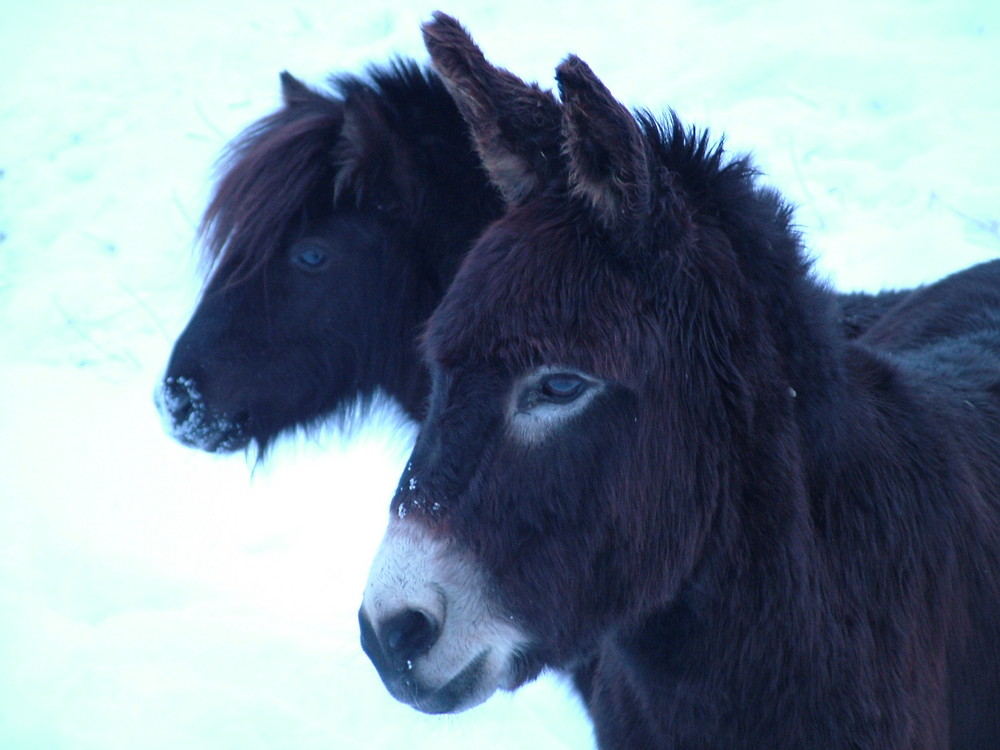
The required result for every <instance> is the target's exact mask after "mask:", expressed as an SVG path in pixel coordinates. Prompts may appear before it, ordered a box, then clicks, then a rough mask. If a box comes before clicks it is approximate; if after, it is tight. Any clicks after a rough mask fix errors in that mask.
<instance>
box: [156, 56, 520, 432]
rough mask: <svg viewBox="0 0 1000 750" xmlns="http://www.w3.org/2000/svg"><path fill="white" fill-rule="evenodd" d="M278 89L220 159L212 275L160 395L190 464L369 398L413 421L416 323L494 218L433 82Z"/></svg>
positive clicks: (399, 70)
mask: <svg viewBox="0 0 1000 750" xmlns="http://www.w3.org/2000/svg"><path fill="white" fill-rule="evenodd" d="M281 84H282V93H283V98H284V106H283V107H282V108H281V109H280V110H279V111H277V112H275V113H274V114H272V115H270V116H268V117H265V118H263V119H262V120H260V121H259V122H257V123H255V124H254V125H252V126H251V127H250V128H248V129H247V130H246V131H245V132H244V133H243V134H242V135H241V136H240V137H239V138H237V139H236V141H235V142H234V143H233V145H232V146H231V147H230V149H229V151H228V153H227V158H226V160H225V161H224V162H223V176H222V178H221V180H220V181H219V184H218V186H217V188H216V191H215V194H214V196H213V198H212V200H211V202H210V204H209V206H208V209H207V211H206V213H205V216H204V219H203V223H202V236H203V239H204V242H203V247H204V249H205V254H206V259H207V261H208V264H209V265H210V267H211V274H210V276H209V279H208V282H207V285H206V287H205V289H204V292H203V294H202V298H201V300H200V302H199V304H198V307H197V309H196V310H195V312H194V314H193V316H192V318H191V320H190V322H189V323H188V326H187V328H186V329H185V330H184V332H183V333H182V334H181V336H180V338H179V339H178V341H177V342H176V344H175V346H174V351H173V353H172V356H171V359H170V362H169V364H168V367H167V372H166V375H165V377H164V380H163V383H162V385H161V388H160V389H159V392H158V399H157V400H158V403H159V406H160V410H161V412H162V414H163V415H164V418H165V421H166V422H167V426H168V429H169V431H170V432H171V433H172V434H173V435H174V436H175V437H176V438H177V439H179V440H181V441H182V442H184V443H186V444H188V445H191V446H193V447H197V448H201V449H203V450H208V451H230V450H236V449H240V448H242V447H244V446H245V445H247V444H248V443H249V442H250V441H256V443H257V444H258V446H259V447H260V448H261V449H264V448H266V446H267V445H268V443H269V442H270V441H271V440H273V438H274V437H275V436H276V435H278V434H279V433H280V432H282V431H283V430H287V429H289V428H293V427H297V426H308V425H310V424H312V423H315V422H317V421H319V420H322V419H325V418H327V417H329V416H330V415H332V414H337V413H341V412H343V410H344V408H345V407H347V406H350V405H351V404H352V403H354V402H355V400H356V399H357V398H358V397H362V398H364V397H368V396H371V395H372V394H373V393H374V392H375V391H376V390H377V389H381V390H383V391H385V392H387V393H388V394H389V395H390V396H393V397H394V398H396V399H397V400H398V401H399V402H400V404H401V405H402V406H403V407H404V409H406V410H407V411H408V412H409V413H410V414H411V415H417V414H419V413H420V412H421V410H422V408H423V404H424V396H425V393H426V375H425V373H424V370H423V368H422V366H421V365H420V362H419V358H418V356H417V352H416V345H415V339H416V336H417V333H418V329H419V326H420V325H421V324H422V323H423V321H424V320H425V318H426V316H427V315H428V314H429V313H430V311H431V310H432V309H433V306H434V304H435V303H436V301H437V300H438V299H439V297H440V296H441V294H442V293H443V291H444V289H445V288H446V286H447V284H448V282H449V281H450V279H451V276H452V275H453V274H454V270H455V267H456V266H457V263H458V259H459V258H460V256H461V255H462V254H463V253H464V252H465V250H467V248H468V245H469V244H470V242H471V240H472V238H473V237H474V236H475V234H476V233H477V232H478V231H479V230H480V229H481V228H482V227H483V226H484V225H485V223H486V222H487V221H488V220H489V219H490V218H493V217H494V216H496V215H497V214H498V212H499V210H500V199H499V196H498V195H497V193H496V190H495V188H493V187H492V186H491V185H490V184H489V183H488V181H487V178H486V175H485V174H484V173H483V171H482V169H481V167H480V166H479V163H478V159H477V158H476V155H475V152H474V151H473V149H472V146H471V143H470V141H469V138H468V134H467V128H466V125H465V123H464V121H463V120H462V118H461V117H460V116H459V114H458V111H457V110H456V109H455V105H454V103H453V102H452V99H451V97H450V96H449V95H448V93H447V91H446V90H445V89H444V87H443V85H442V84H441V82H440V81H439V80H438V79H437V78H436V77H435V76H434V75H433V74H429V73H426V72H425V71H422V70H421V69H419V68H417V67H416V66H415V65H413V64H412V63H406V62H397V63H395V64H393V65H391V66H389V67H386V68H373V69H372V70H370V71H369V73H368V76H367V78H358V77H355V76H340V77H337V78H334V79H333V81H332V88H333V91H332V93H324V92H319V91H315V90H312V89H310V88H309V87H307V86H305V85H304V84H302V83H301V82H299V81H297V80H296V79H295V78H293V77H292V76H291V75H289V74H287V73H284V74H282V77H281Z"/></svg>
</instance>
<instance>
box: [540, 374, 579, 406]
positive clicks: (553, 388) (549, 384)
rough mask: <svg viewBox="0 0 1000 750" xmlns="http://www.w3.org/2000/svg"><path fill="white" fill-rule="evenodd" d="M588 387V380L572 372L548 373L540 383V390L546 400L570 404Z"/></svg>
mask: <svg viewBox="0 0 1000 750" xmlns="http://www.w3.org/2000/svg"><path fill="white" fill-rule="evenodd" d="M586 389H587V382H586V381H585V380H584V379H583V378H581V377H579V376H578V375H573V374H572V373H556V374H552V375H548V376H546V377H545V378H543V379H542V381H541V382H540V383H539V392H540V393H541V396H542V397H543V398H544V399H545V400H546V401H550V402H552V403H556V404H568V403H569V402H570V401H573V400H575V399H576V398H577V397H578V396H580V395H581V394H582V393H583V392H584V391H585V390H586Z"/></svg>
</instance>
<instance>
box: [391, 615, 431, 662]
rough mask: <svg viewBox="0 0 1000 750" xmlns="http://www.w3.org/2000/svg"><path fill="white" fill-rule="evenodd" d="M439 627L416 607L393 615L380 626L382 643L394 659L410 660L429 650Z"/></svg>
mask: <svg viewBox="0 0 1000 750" xmlns="http://www.w3.org/2000/svg"><path fill="white" fill-rule="evenodd" d="M439 630H440V628H439V627H438V624H437V622H436V621H435V620H433V619H432V618H431V617H429V616H428V615H426V614H425V613H423V612H421V611H420V610H416V609H408V610H406V611H405V612H401V613H399V614H398V615H395V616H393V617H392V618H391V619H390V620H389V621H388V622H386V623H385V625H383V626H382V645H383V647H384V648H385V651H386V653H387V654H388V655H389V657H390V658H391V659H393V660H396V661H401V662H405V661H410V660H413V659H416V658H417V657H418V656H422V655H423V654H426V653H427V652H428V651H430V649H431V646H433V645H434V643H435V642H436V641H437V638H438V632H439Z"/></svg>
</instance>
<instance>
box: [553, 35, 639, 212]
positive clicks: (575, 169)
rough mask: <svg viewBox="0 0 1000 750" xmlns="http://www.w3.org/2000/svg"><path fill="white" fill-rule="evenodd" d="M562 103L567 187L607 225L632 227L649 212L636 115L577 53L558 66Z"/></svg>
mask: <svg viewBox="0 0 1000 750" xmlns="http://www.w3.org/2000/svg"><path fill="white" fill-rule="evenodd" d="M556 81H557V82H558V83H559V93H560V95H561V96H562V101H563V129H564V135H565V142H564V144H563V149H564V152H565V155H566V159H567V161H568V163H569V182H570V189H571V190H572V191H573V192H575V193H577V194H579V195H582V196H583V197H585V198H586V199H587V200H588V201H589V202H590V204H591V205H592V206H593V208H594V210H595V211H596V212H597V214H598V216H600V217H601V219H602V220H603V221H604V222H605V223H606V224H608V225H609V226H619V225H621V223H622V222H626V223H628V224H634V223H636V222H639V221H641V220H642V219H643V218H644V217H645V216H647V215H648V214H649V211H650V201H651V195H652V188H651V186H650V172H649V164H648V160H647V156H646V146H645V140H644V138H643V135H642V132H641V131H640V129H639V125H638V124H637V123H636V120H635V117H633V115H632V113H631V112H629V111H628V109H626V108H625V107H624V106H623V105H622V104H621V103H620V102H618V100H616V99H615V98H614V97H613V96H612V95H611V92H610V91H608V89H607V88H606V87H605V85H604V84H603V83H601V81H600V80H599V79H598V78H597V76H596V75H594V72H593V71H592V70H591V69H590V67H589V66H588V65H587V63H585V62H584V61H583V60H581V59H580V58H578V57H576V56H575V55H571V56H570V57H568V58H567V59H566V60H565V61H564V62H563V63H562V64H561V65H560V66H559V67H558V68H556Z"/></svg>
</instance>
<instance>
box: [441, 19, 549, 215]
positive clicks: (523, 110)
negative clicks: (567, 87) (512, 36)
mask: <svg viewBox="0 0 1000 750" xmlns="http://www.w3.org/2000/svg"><path fill="white" fill-rule="evenodd" d="M423 34H424V43H425V44H426V46H427V51H428V52H429V53H430V56H431V60H432V61H433V63H434V67H435V69H436V70H437V72H438V74H439V75H440V76H441V78H442V80H444V82H445V85H446V86H447V87H448V90H449V91H450V92H451V94H452V96H453V97H454V99H455V103H456V104H457V105H458V108H459V111H461V113H462V116H463V117H464V118H465V120H466V122H467V123H468V125H469V129H470V131H471V133H472V137H473V139H474V141H475V144H476V149H477V150H478V152H479V155H480V157H481V158H482V161H483V166H484V167H485V168H486V171H487V172H488V173H489V175H490V178H491V179H492V180H493V182H494V184H495V185H496V186H497V187H498V188H499V190H500V192H501V193H502V194H503V196H504V198H505V200H506V201H507V203H508V204H510V205H516V204H518V203H521V202H523V201H524V200H525V199H526V198H527V197H528V196H530V195H531V194H532V193H534V191H535V190H536V189H537V188H538V187H539V186H541V185H542V184H543V183H544V182H545V181H546V179H548V178H549V177H551V176H552V175H554V174H557V173H558V171H559V169H560V164H561V157H560V147H559V144H560V140H561V125H560V122H561V115H560V111H559V103H558V102H557V101H556V99H555V97H554V96H553V95H552V93H551V92H549V91H543V90H542V89H540V88H539V87H538V86H537V85H535V84H528V83H525V82H524V81H522V80H521V79H520V78H518V77H517V76H516V75H514V74H513V73H511V72H509V71H507V70H503V69H501V68H497V67H495V66H493V65H491V64H490V63H489V62H488V61H487V60H486V58H485V57H484V56H483V53H482V51H481V50H480V49H479V47H478V46H476V43H475V42H474V41H473V40H472V37H471V36H470V35H469V33H468V32H467V31H466V30H465V29H464V28H463V27H462V25H461V24H460V23H459V22H458V21H456V20H455V19H454V18H452V17H450V16H448V15H446V14H444V13H441V12H440V11H438V12H436V13H435V14H434V17H433V20H432V21H429V22H428V23H426V24H424V26H423Z"/></svg>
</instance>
